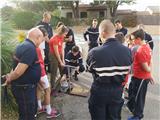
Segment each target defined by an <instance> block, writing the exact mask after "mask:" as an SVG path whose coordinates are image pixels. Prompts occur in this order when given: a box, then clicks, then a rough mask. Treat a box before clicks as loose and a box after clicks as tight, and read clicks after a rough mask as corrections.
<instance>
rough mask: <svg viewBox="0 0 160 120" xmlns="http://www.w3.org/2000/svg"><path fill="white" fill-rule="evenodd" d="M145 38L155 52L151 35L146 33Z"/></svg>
mask: <svg viewBox="0 0 160 120" xmlns="http://www.w3.org/2000/svg"><path fill="white" fill-rule="evenodd" d="M144 35H145V36H144V37H145V38H144V39H145V41H146V42H147V43H148V44H149V46H150V48H151V49H152V50H153V47H154V44H153V41H152V37H151V35H150V34H148V33H146V32H145V34H144Z"/></svg>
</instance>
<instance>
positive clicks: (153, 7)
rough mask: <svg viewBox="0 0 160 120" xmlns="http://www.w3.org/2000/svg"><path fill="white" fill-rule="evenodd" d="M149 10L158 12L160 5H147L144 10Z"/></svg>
mask: <svg viewBox="0 0 160 120" xmlns="http://www.w3.org/2000/svg"><path fill="white" fill-rule="evenodd" d="M147 10H149V11H151V12H152V13H160V6H148V7H147V8H146V11H147Z"/></svg>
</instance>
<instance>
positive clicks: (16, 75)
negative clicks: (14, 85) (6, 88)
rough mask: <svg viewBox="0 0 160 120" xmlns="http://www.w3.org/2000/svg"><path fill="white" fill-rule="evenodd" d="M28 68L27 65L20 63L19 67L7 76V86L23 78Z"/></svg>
mask: <svg viewBox="0 0 160 120" xmlns="http://www.w3.org/2000/svg"><path fill="white" fill-rule="evenodd" d="M27 68H28V65H27V64H24V63H18V65H17V67H16V68H15V69H14V70H12V71H11V72H10V73H9V74H7V76H6V84H8V83H10V82H11V81H13V80H16V79H18V78H19V77H21V76H22V75H23V74H24V72H25V71H26V70H27Z"/></svg>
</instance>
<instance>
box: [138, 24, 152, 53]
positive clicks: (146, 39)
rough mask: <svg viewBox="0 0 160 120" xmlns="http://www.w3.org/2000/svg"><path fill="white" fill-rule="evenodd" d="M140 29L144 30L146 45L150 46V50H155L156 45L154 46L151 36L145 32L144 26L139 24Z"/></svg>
mask: <svg viewBox="0 0 160 120" xmlns="http://www.w3.org/2000/svg"><path fill="white" fill-rule="evenodd" d="M138 29H142V30H144V40H145V41H146V43H148V44H149V46H150V48H151V49H152V50H153V47H154V44H153V40H152V37H151V35H150V34H148V33H147V32H145V28H144V25H143V24H139V25H138Z"/></svg>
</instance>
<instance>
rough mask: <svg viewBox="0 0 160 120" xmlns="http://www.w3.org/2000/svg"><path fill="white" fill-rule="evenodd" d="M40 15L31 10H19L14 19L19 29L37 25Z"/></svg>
mask: <svg viewBox="0 0 160 120" xmlns="http://www.w3.org/2000/svg"><path fill="white" fill-rule="evenodd" d="M39 18H40V16H39V15H36V14H35V13H33V12H31V11H18V12H16V13H15V14H14V16H13V18H12V20H13V22H14V23H15V25H16V28H17V29H30V28H32V27H33V26H35V23H36V22H37V19H39Z"/></svg>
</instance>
